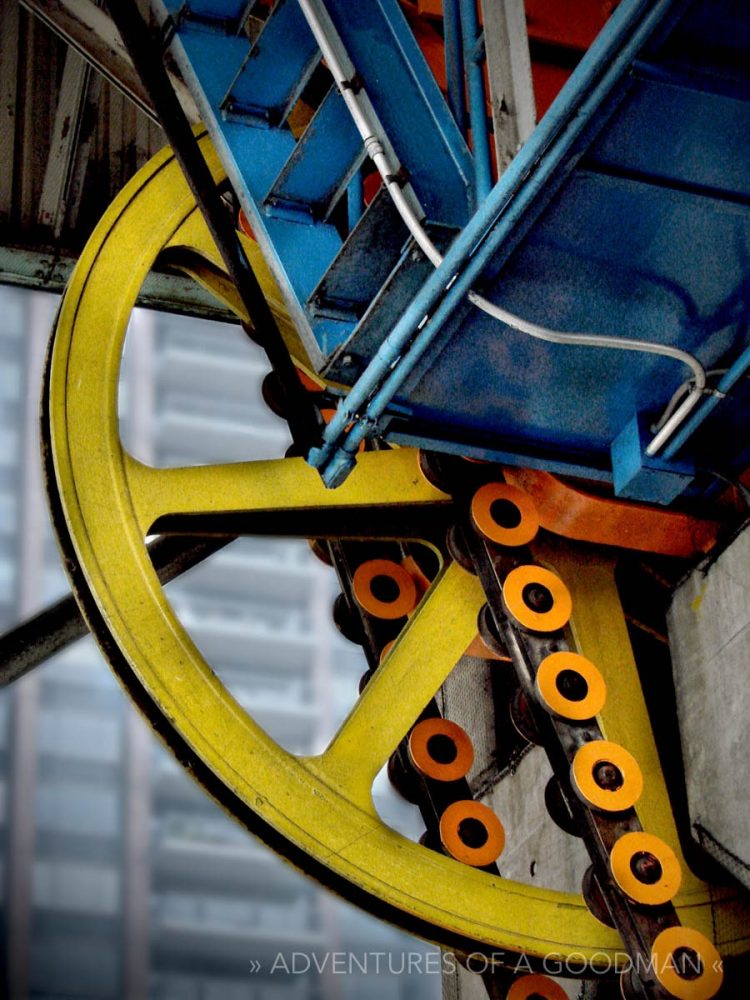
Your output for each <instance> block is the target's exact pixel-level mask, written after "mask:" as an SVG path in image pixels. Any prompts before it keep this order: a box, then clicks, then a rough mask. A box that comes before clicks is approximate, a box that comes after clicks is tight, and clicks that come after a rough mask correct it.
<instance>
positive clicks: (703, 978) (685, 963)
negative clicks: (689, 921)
mask: <svg viewBox="0 0 750 1000" xmlns="http://www.w3.org/2000/svg"><path fill="white" fill-rule="evenodd" d="M651 960H652V962H653V967H654V973H655V975H656V978H657V979H658V980H659V982H660V983H661V985H662V986H663V987H664V989H665V990H668V991H669V993H671V994H672V996H674V997H677V998H678V1000H710V998H711V997H713V996H716V994H717V993H718V992H719V990H720V989H721V984H722V982H723V980H724V970H723V968H722V962H721V955H720V954H719V952H718V951H717V950H716V948H715V947H714V945H713V944H712V943H711V942H710V941H709V940H708V938H707V937H705V936H704V935H703V934H701V933H700V932H699V931H696V930H693V928H692V927H667V929H666V930H664V931H662V932H661V934H659V935H657V937H656V940H655V941H654V943H653V945H652V946H651Z"/></svg>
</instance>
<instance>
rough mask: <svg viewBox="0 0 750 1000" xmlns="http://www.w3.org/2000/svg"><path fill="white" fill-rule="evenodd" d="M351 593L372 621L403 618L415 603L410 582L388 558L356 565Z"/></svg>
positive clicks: (415, 595)
mask: <svg viewBox="0 0 750 1000" xmlns="http://www.w3.org/2000/svg"><path fill="white" fill-rule="evenodd" d="M352 591H353V593H354V597H355V598H356V600H357V602H358V603H359V604H360V605H361V607H363V608H364V609H365V611H367V612H368V613H369V614H371V615H374V616H375V617H376V618H388V619H393V618H403V617H404V615H408V614H411V612H412V611H413V610H414V608H416V606H417V604H418V602H419V595H418V593H417V585H416V584H415V583H414V580H413V579H412V578H411V576H410V575H409V574H408V573H407V572H406V570H405V569H404V568H403V566H399V564H398V563H395V562H393V560H391V559H370V560H369V561H368V562H364V563H362V565H361V566H358V567H357V570H356V572H355V573H354V576H353V577H352Z"/></svg>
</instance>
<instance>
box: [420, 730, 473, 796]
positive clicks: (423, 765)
mask: <svg viewBox="0 0 750 1000" xmlns="http://www.w3.org/2000/svg"><path fill="white" fill-rule="evenodd" d="M409 757H410V758H411V762H412V764H413V765H414V767H416V769H417V770H418V771H419V772H420V773H421V774H424V775H425V776H426V777H428V778H434V779H435V780H436V781H458V779H459V778H463V777H465V776H466V775H467V774H468V773H469V771H470V770H471V765H472V764H473V763H474V747H473V746H472V743H471V739H470V738H469V735H468V734H467V732H466V731H465V730H464V729H462V728H461V726H459V725H457V724H456V723H455V722H451V721H450V719H423V720H422V722H418V723H417V725H416V726H415V727H414V728H413V729H412V731H411V733H410V735H409Z"/></svg>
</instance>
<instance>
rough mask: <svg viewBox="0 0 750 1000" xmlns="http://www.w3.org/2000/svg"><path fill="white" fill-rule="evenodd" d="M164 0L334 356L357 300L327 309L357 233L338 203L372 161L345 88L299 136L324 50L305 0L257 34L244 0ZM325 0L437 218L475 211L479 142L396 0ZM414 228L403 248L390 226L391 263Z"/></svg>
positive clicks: (306, 309)
mask: <svg viewBox="0 0 750 1000" xmlns="http://www.w3.org/2000/svg"><path fill="white" fill-rule="evenodd" d="M154 3H155V6H156V7H158V8H160V15H161V19H162V20H165V19H166V18H167V17H168V16H171V17H173V18H174V28H175V31H174V36H173V38H172V41H171V52H172V54H173V55H174V57H175V58H176V60H177V62H178V63H179V65H180V68H181V70H182V73H183V76H184V77H185V80H186V82H187V84H188V86H189V88H190V90H191V92H192V93H193V96H194V97H195V99H196V102H197V104H198V107H199V109H200V111H201V115H202V117H203V119H204V121H205V123H206V125H207V127H208V129H209V132H210V134H211V137H212V139H213V141H214V143H215V145H216V147H217V150H218V152H219V155H220V156H221V159H222V162H223V163H224V165H225V167H226V169H227V173H228V175H229V178H230V180H231V182H232V185H233V187H234V189H235V191H236V192H237V195H238V197H239V199H240V202H241V204H242V207H243V208H244V210H245V212H246V214H247V215H248V218H249V219H250V222H251V225H252V227H253V230H254V232H255V234H256V236H257V239H258V242H259V244H260V245H261V247H262V249H263V251H264V254H265V256H266V259H267V260H268V262H269V264H270V266H271V268H272V270H273V272H274V275H275V277H276V279H277V281H278V283H279V285H280V287H281V290H282V293H283V294H284V297H285V299H286V302H287V304H288V306H289V309H290V312H291V315H292V317H293V319H294V321H295V324H296V326H297V328H298V330H299V332H300V336H301V338H302V340H303V342H304V343H305V345H306V346H307V348H308V351H309V354H310V357H311V359H312V360H313V362H314V363H315V364H318V365H322V364H323V363H324V361H325V360H326V359H327V358H328V357H329V356H330V354H331V353H332V351H333V350H334V349H335V348H336V347H337V346H338V345H339V344H341V343H342V342H343V341H345V340H346V339H347V338H348V336H349V335H350V334H351V332H352V330H353V329H354V327H355V325H356V321H357V319H356V314H355V313H351V312H349V311H348V310H347V309H342V310H335V309H331V308H328V309H321V308H320V301H319V296H318V295H316V289H317V288H318V286H320V285H321V284H322V283H324V279H325V277H326V275H327V272H328V269H329V268H330V267H331V265H332V264H333V263H334V262H335V261H336V260H338V259H340V253H341V251H342V248H343V247H344V244H345V241H346V238H347V235H348V234H347V233H346V232H342V227H341V224H340V222H339V221H338V220H334V221H335V224H334V221H331V212H332V210H333V209H334V208H335V207H336V205H337V203H338V200H339V199H340V197H341V195H342V193H343V191H344V190H345V188H346V185H347V182H348V181H349V180H350V179H351V177H352V175H353V174H354V173H355V172H356V170H357V168H358V166H359V165H360V163H361V160H362V143H361V141H359V139H358V137H357V136H356V134H355V133H354V131H353V128H352V125H351V122H349V121H348V120H347V119H346V118H345V117H344V116H343V115H342V102H341V100H340V99H339V97H338V95H337V94H335V93H333V94H331V95H330V99H329V100H326V101H325V102H324V104H323V106H321V107H320V108H319V110H318V113H317V114H316V115H315V117H314V118H313V120H312V121H311V122H310V124H309V126H308V128H307V130H306V131H305V133H304V134H303V135H302V136H301V137H299V141H297V138H295V136H294V135H293V134H292V131H291V129H290V127H289V125H288V122H287V117H288V115H289V113H290V112H291V110H292V108H293V107H294V105H295V103H296V102H297V100H298V99H299V97H300V95H301V94H302V93H303V91H304V88H305V86H306V84H307V83H308V82H309V80H310V78H311V76H312V74H313V72H314V71H315V70H316V68H317V67H318V66H319V64H320V62H321V54H320V52H319V50H318V47H317V44H316V43H315V41H314V38H313V35H312V33H311V31H310V29H309V28H308V26H307V23H306V22H305V19H304V17H303V15H302V12H301V9H300V7H299V5H298V3H297V2H296V0H277V2H276V3H275V4H274V5H273V7H272V8H271V9H270V11H267V12H265V15H266V19H265V21H264V22H263V23H262V26H261V28H260V31H259V34H258V35H257V37H256V38H255V39H254V40H253V41H252V42H251V41H250V39H249V38H248V36H247V35H246V33H245V32H244V31H243V30H241V29H239V30H238V28H237V23H238V22H237V18H238V10H239V9H240V8H243V9H245V8H246V5H245V4H238V3H237V0H188V2H185V0H154ZM326 10H327V13H328V15H329V17H330V19H331V21H332V22H333V24H334V26H335V28H336V30H337V31H338V32H339V33H340V35H341V36H342V38H343V39H344V44H345V47H346V50H347V52H348V54H349V56H350V57H351V59H352V61H353V63H354V65H355V66H356V67H357V73H358V75H359V77H360V79H361V80H362V81H363V84H364V87H365V89H366V92H367V96H368V97H369V99H370V101H371V102H372V105H373V107H374V108H375V110H376V112H377V114H378V115H379V116H380V118H381V121H382V123H383V125H384V128H385V131H386V132H387V135H388V139H389V141H390V143H391V145H392V147H393V149H394V150H395V152H396V155H397V157H398V159H399V161H400V163H402V164H404V165H407V164H408V168H407V169H408V176H409V183H410V185H411V187H412V189H413V191H414V192H415V194H416V197H417V199H418V200H419V203H420V205H421V206H422V209H423V210H424V212H425V213H426V216H427V220H428V221H429V222H432V223H435V224H439V225H442V226H449V227H450V226H452V227H454V228H458V227H460V226H462V225H464V224H465V222H466V221H467V219H468V218H469V216H470V214H471V211H472V209H473V188H472V184H473V167H472V163H471V156H470V154H469V151H468V149H467V146H466V143H465V141H464V139H463V137H462V136H461V133H460V132H459V130H458V127H457V126H456V124H455V122H454V121H453V119H452V117H451V115H450V112H449V110H448V107H447V105H446V103H445V101H444V99H443V96H442V94H441V93H440V90H439V88H438V86H437V84H436V82H435V80H434V78H433V77H432V75H431V73H430V71H429V68H428V67H427V64H426V62H425V60H424V57H423V56H422V54H421V52H420V50H419V47H418V46H417V43H416V41H415V39H414V37H413V35H412V33H411V31H410V29H409V26H408V24H407V22H406V20H405V18H404V16H403V14H402V12H401V10H400V8H399V5H398V0H368V2H367V3H360V2H359V0H327V3H326ZM355 140H356V141H355ZM340 215H341V216H343V217H345V216H346V213H340ZM355 218H356V215H355ZM403 242H404V241H403V239H400V240H399V243H398V246H397V247H396V248H394V246H393V240H390V239H385V240H383V248H382V249H383V253H384V255H387V256H386V257H385V260H386V263H387V270H388V271H389V272H390V270H391V268H392V267H394V266H395V265H396V264H397V262H398V260H399V258H400V256H401V253H402V250H403ZM365 305H369V303H366V304H365ZM358 311H359V313H360V314H361V312H362V311H364V310H363V309H362V308H360V307H359V302H358ZM386 332H387V330H383V335H385V333H386Z"/></svg>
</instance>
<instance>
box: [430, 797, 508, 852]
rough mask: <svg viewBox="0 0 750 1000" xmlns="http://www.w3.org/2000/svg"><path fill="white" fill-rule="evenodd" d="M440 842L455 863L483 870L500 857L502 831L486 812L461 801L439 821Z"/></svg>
mask: <svg viewBox="0 0 750 1000" xmlns="http://www.w3.org/2000/svg"><path fill="white" fill-rule="evenodd" d="M440 840H441V842H442V844H443V847H444V848H445V849H446V851H447V852H448V854H450V856H451V857H452V858H455V859H456V861H462V862H463V863H464V864H465V865H473V866H474V867H475V868H483V867H484V866H485V865H491V864H492V862H493V861H496V860H497V859H498V858H499V857H500V855H501V854H502V851H503V848H504V847H505V830H504V829H503V824H502V823H501V822H500V820H499V819H498V818H497V816H496V815H495V814H494V812H493V811H492V810H491V809H490V808H488V807H487V806H485V805H482V803H481V802H474V801H473V800H472V799H464V800H462V801H461V802H453V803H451V805H449V806H448V808H447V809H446V810H445V812H444V813H443V815H442V816H441V817H440Z"/></svg>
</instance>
